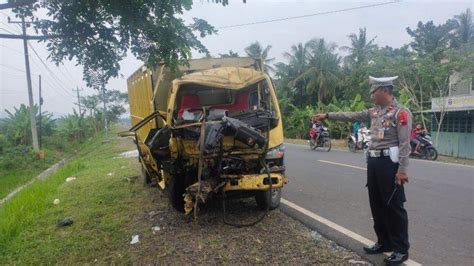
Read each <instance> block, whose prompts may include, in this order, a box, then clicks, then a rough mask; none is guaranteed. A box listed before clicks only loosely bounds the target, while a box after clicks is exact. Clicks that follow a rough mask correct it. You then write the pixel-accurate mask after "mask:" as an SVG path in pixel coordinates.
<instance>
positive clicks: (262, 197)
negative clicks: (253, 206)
mask: <svg viewBox="0 0 474 266" xmlns="http://www.w3.org/2000/svg"><path fill="white" fill-rule="evenodd" d="M269 193H271V199H269V195H268V194H269ZM280 199H281V188H274V189H272V190H271V191H270V189H269V190H262V191H257V194H255V201H256V202H257V205H258V207H259V208H261V209H266V208H267V206H268V207H269V208H270V210H274V209H276V208H278V206H280Z"/></svg>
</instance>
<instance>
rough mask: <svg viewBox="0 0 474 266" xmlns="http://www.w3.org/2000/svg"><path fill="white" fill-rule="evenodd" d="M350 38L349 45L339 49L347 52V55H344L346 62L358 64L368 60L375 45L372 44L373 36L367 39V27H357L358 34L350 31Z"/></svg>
mask: <svg viewBox="0 0 474 266" xmlns="http://www.w3.org/2000/svg"><path fill="white" fill-rule="evenodd" d="M347 37H349V39H350V40H351V46H343V47H341V49H343V50H346V51H348V52H349V55H348V56H347V57H346V59H347V61H346V62H347V63H350V64H352V65H360V64H362V63H366V62H367V61H368V58H369V56H370V55H371V53H372V51H373V50H374V49H375V48H376V47H377V45H375V44H374V41H375V38H377V37H374V38H372V39H370V41H367V29H366V28H363V29H362V28H361V29H359V34H358V35H356V34H355V33H351V34H350V35H349V36H347Z"/></svg>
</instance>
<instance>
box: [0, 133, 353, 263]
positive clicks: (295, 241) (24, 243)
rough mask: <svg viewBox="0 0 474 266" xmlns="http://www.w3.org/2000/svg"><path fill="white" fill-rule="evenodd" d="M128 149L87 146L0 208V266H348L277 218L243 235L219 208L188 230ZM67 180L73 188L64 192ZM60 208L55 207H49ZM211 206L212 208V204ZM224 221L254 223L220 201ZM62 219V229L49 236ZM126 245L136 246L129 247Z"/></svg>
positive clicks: (343, 253) (206, 211) (316, 238)
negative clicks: (140, 175)
mask: <svg viewBox="0 0 474 266" xmlns="http://www.w3.org/2000/svg"><path fill="white" fill-rule="evenodd" d="M133 148H134V145H133V144H132V142H131V141H129V140H125V141H124V140H117V139H114V140H112V141H111V142H110V143H107V144H101V142H100V139H96V140H94V141H93V142H91V143H89V144H88V145H87V146H86V147H84V148H83V149H82V150H81V151H80V153H79V154H78V156H77V157H76V158H75V159H73V160H72V161H70V162H69V163H68V164H67V165H66V166H65V167H63V168H62V169H61V170H59V171H58V172H57V173H55V174H54V175H52V176H50V177H49V179H47V180H46V181H36V182H35V183H33V184H32V185H31V186H29V187H28V188H26V189H25V190H23V191H21V192H20V193H19V194H18V195H16V196H15V197H14V198H13V199H12V200H11V201H9V202H7V203H6V204H5V205H4V206H3V207H2V208H0V264H14V265H24V264H27V265H30V264H33V265H36V264H62V265H69V264H91V263H94V264H95V263H97V264H137V263H138V264H156V263H164V264H254V263H267V264H269V263H272V264H288V263H289V264H350V263H351V261H356V262H359V261H361V260H360V257H358V256H357V255H356V254H355V253H353V252H351V251H349V250H346V249H343V248H341V247H339V246H337V245H336V244H335V243H334V242H332V241H329V240H327V239H325V238H323V237H322V236H321V235H319V234H317V233H316V232H312V231H311V230H309V229H307V228H306V227H304V226H303V225H302V224H300V223H299V222H296V221H294V220H293V219H291V218H289V217H288V216H286V215H285V214H283V213H282V212H280V211H279V210H275V211H272V212H270V213H269V214H268V216H266V217H265V218H264V219H263V221H262V222H260V223H258V224H257V225H255V226H252V227H246V228H235V227H231V226H228V225H225V224H224V223H223V222H222V215H223V213H222V210H221V206H220V205H219V204H209V205H203V206H202V208H201V210H200V213H199V218H198V220H197V221H194V220H193V219H192V216H184V215H183V214H181V213H178V212H176V211H175V210H173V209H172V208H171V207H170V206H169V204H168V201H167V198H166V196H165V195H164V194H162V193H160V192H159V190H158V189H157V188H148V187H144V186H143V184H142V182H141V181H140V179H139V178H138V176H137V174H138V173H139V167H138V163H137V160H136V158H121V157H118V154H119V153H120V152H123V151H128V150H131V149H133ZM69 176H75V177H76V180H74V181H71V182H65V179H66V178H67V177H69ZM55 199H59V200H60V203H59V204H57V205H55V204H53V201H54V200H55ZM215 203H218V202H215ZM226 209H227V212H228V215H229V218H230V219H231V220H233V221H235V222H242V221H247V222H248V221H253V220H255V219H256V217H258V216H259V215H260V214H261V211H260V210H258V208H257V206H256V204H255V201H254V200H253V199H244V200H232V201H231V200H229V202H228V203H227V208H226ZM64 218H70V219H72V220H73V221H74V223H73V224H72V225H71V226H68V227H58V226H57V222H58V221H59V220H61V219H64ZM133 235H139V243H137V244H135V245H132V244H130V241H131V238H132V236H133Z"/></svg>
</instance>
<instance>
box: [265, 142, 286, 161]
mask: <svg viewBox="0 0 474 266" xmlns="http://www.w3.org/2000/svg"><path fill="white" fill-rule="evenodd" d="M285 150H286V147H285V145H283V144H282V145H280V146H277V147H275V148H272V149H270V150H269V151H268V152H267V156H266V159H280V158H283V157H284V156H285Z"/></svg>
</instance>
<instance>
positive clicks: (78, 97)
mask: <svg viewBox="0 0 474 266" xmlns="http://www.w3.org/2000/svg"><path fill="white" fill-rule="evenodd" d="M72 91H75V92H77V105H78V107H79V117H82V109H81V96H80V95H79V92H80V91H82V89H79V87H76V89H72Z"/></svg>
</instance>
